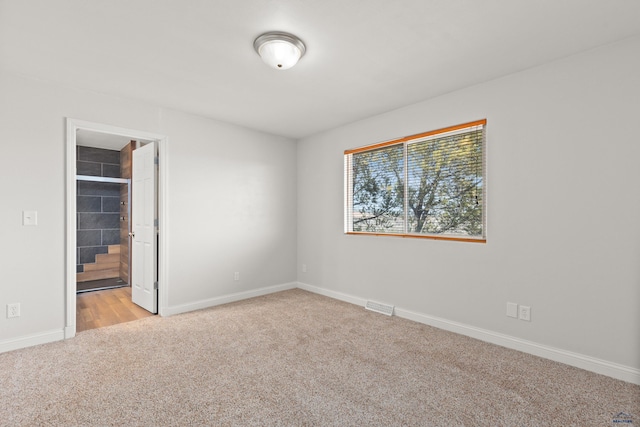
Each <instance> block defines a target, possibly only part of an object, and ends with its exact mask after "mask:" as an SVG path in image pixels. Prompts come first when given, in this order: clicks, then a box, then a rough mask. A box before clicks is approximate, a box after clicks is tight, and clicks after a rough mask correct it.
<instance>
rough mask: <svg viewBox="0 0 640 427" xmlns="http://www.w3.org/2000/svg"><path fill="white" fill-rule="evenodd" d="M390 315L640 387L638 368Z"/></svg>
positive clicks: (352, 299)
mask: <svg viewBox="0 0 640 427" xmlns="http://www.w3.org/2000/svg"><path fill="white" fill-rule="evenodd" d="M298 288H300V289H304V290H306V291H309V292H313V293H316V294H320V295H324V296H327V297H330V298H334V299H337V300H340V301H345V302H348V303H351V304H355V305H359V306H362V307H364V305H365V303H366V301H367V300H366V299H364V298H360V297H356V296H353V295H348V294H344V293H341V292H336V291H332V290H329V289H324V288H319V287H317V286H312V285H308V284H306V283H298ZM394 314H395V315H396V316H398V317H401V318H404V319H408V320H413V321H415V322H418V323H423V324H425V325H429V326H434V327H436V328H439V329H444V330H446V331H450V332H455V333H457V334H460V335H466V336H468V337H471V338H476V339H479V340H481V341H485V342H489V343H492V344H497V345H500V346H502V347H506V348H510V349H513V350H518V351H522V352H524V353H529V354H533V355H535V356H539V357H542V358H545V359H549V360H553V361H555V362H560V363H564V364H566V365H570V366H574V367H576V368H580V369H584V370H587V371H591V372H595V373H597V374H601V375H606V376H608V377H612V378H615V379H618V380H622V381H627V382H630V383H632V384H638V385H640V369H636V368H632V367H629V366H624V365H620V364H618V363H615V362H609V361H606V360H602V359H598V358H595V357H591V356H586V355H583V354H579V353H574V352H571V351H567V350H562V349H559V348H555V347H551V346H547V345H544V344H538V343H535V342H532V341H527V340H523V339H520V338H516V337H512V336H509V335H505V334H501V333H498V332H493V331H489V330H486V329H481V328H476V327H475V326H470V325H466V324H463V323H458V322H453V321H450V320H447V319H442V318H439V317H435V316H429V315H427V314H422V313H415V312H412V311H409V310H405V309H402V308H398V307H396V308H395V309H394Z"/></svg>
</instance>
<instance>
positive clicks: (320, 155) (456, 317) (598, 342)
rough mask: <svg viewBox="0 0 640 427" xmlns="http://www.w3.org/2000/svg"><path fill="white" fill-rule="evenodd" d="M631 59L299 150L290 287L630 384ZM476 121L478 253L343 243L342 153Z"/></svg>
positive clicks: (498, 84) (473, 94)
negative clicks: (480, 186) (493, 340)
mask: <svg viewBox="0 0 640 427" xmlns="http://www.w3.org/2000/svg"><path fill="white" fill-rule="evenodd" d="M638 52H640V38H635V39H630V40H627V41H624V42H621V43H618V44H615V45H610V46H605V47H602V48H600V49H595V50H593V51H589V52H586V53H584V54H581V55H577V56H573V57H569V58H566V59H563V60H560V61H557V62H554V63H551V64H548V65H545V66H541V67H537V68H534V69H530V70H527V71H524V72H520V73H517V74H514V75H510V76H508V77H504V78H501V79H498V80H494V81H491V82H488V83H485V84H480V85H477V86H474V87H471V88H468V89H465V90H460V91H457V92H454V93H450V94H448V95H445V96H442V97H439V98H436V99H432V100H428V101H425V102H422V103H420V104H415V105H412V106H409V107H406V108H403V109H400V110H397V111H393V112H390V113H388V114H383V115H380V116H377V117H372V118H370V119H367V120H363V121H360V122H357V123H353V124H351V125H347V126H343V127H340V128H338V129H334V130H331V131H329V132H325V133H322V134H319V135H316V136H313V137H310V138H306V139H304V140H302V141H300V142H299V145H298V278H299V281H300V282H302V283H306V284H308V285H311V286H315V287H317V288H319V289H322V290H326V291H331V292H333V293H336V294H343V295H348V296H355V297H358V298H363V299H372V300H375V301H380V302H386V303H389V304H392V305H395V306H396V307H399V308H402V309H403V310H405V311H407V312H413V313H419V314H423V315H426V316H432V317H437V318H440V319H445V320H448V321H451V322H457V323H459V324H464V325H468V326H469V328H481V329H483V330H485V331H490V332H492V333H496V334H503V335H506V336H510V337H514V338H515V339H521V340H527V341H529V342H532V343H539V344H541V345H544V346H548V347H551V348H555V349H560V350H562V351H567V352H573V353H577V354H581V355H587V356H590V357H592V358H595V359H601V360H605V361H608V362H612V363H614V364H615V363H617V364H620V365H623V366H627V367H632V368H635V369H636V370H637V369H638V368H640V333H638V325H640V311H639V310H638V303H639V302H640V267H639V266H640V243H639V242H640V220H639V219H640V197H638V195H639V194H640V193H639V192H638V188H639V185H640V166H639V159H640V143H639V141H638V117H639V113H640V84H638V76H640V55H638V54H637V53H638ZM482 118H486V119H487V164H488V178H487V206H488V208H487V209H488V210H487V220H488V224H487V243H486V244H478V243H461V242H445V241H434V240H423V239H402V238H394V237H370V236H349V235H345V234H343V218H344V217H343V211H344V209H343V201H344V190H343V188H344V187H343V170H344V166H343V152H344V150H345V149H349V148H354V147H359V146H363V145H368V144H373V143H376V142H381V141H386V140H390V139H394V138H398V137H401V136H405V135H412V134H416V133H420V132H424V131H428V130H432V129H439V128H442V127H446V126H450V125H455V124H459V123H465V122H468V121H471V120H477V119H482ZM302 264H306V265H307V272H306V273H305V272H303V271H302V268H301V265H302ZM507 302H514V303H518V304H521V305H527V306H530V307H531V316H532V320H531V322H525V321H521V320H518V319H513V318H510V317H507V316H506V303H507ZM470 330H471V329H470ZM636 372H637V371H636Z"/></svg>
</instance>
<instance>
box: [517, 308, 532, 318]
mask: <svg viewBox="0 0 640 427" xmlns="http://www.w3.org/2000/svg"><path fill="white" fill-rule="evenodd" d="M518 317H519V318H520V320H524V321H527V322H530V321H531V307H528V306H526V305H521V306H520V311H519V316H518Z"/></svg>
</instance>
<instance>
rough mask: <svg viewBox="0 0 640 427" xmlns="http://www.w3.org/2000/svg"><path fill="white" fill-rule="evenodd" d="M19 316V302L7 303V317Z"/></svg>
mask: <svg viewBox="0 0 640 427" xmlns="http://www.w3.org/2000/svg"><path fill="white" fill-rule="evenodd" d="M12 317H20V303H15V304H7V319H10V318H12Z"/></svg>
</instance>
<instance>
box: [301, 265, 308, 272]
mask: <svg viewBox="0 0 640 427" xmlns="http://www.w3.org/2000/svg"><path fill="white" fill-rule="evenodd" d="M302 272H303V273H306V272H307V264H302Z"/></svg>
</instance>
